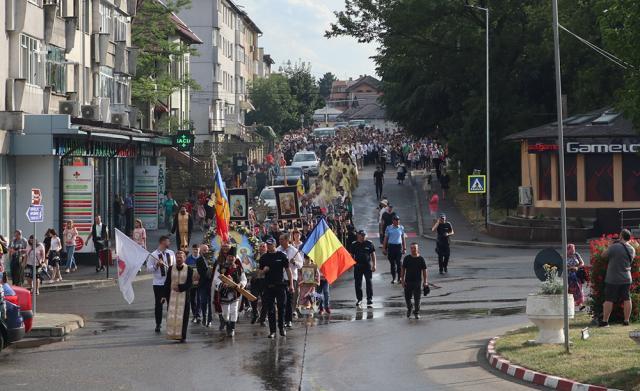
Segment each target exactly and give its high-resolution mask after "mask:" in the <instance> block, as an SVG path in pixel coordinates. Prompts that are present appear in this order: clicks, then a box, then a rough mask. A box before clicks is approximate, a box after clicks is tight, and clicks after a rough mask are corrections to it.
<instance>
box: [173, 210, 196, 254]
mask: <svg viewBox="0 0 640 391" xmlns="http://www.w3.org/2000/svg"><path fill="white" fill-rule="evenodd" d="M192 232H193V218H192V217H191V215H190V214H189V213H187V208H186V206H184V205H182V206H181V207H180V212H178V214H177V215H176V217H174V219H173V227H172V228H171V233H172V234H176V242H177V243H176V244H177V245H178V250H182V251H185V252H186V251H188V250H189V242H190V241H191V233H192Z"/></svg>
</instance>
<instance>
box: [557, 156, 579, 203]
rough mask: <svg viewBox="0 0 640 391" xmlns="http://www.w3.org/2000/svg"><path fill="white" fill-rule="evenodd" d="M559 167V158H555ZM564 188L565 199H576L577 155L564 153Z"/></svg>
mask: <svg viewBox="0 0 640 391" xmlns="http://www.w3.org/2000/svg"><path fill="white" fill-rule="evenodd" d="M556 164H557V167H558V168H559V167H560V159H556ZM557 177H558V179H557V180H558V199H560V170H558V175H557ZM564 188H565V197H566V199H567V201H577V200H578V159H577V155H575V154H573V155H570V154H565V155H564Z"/></svg>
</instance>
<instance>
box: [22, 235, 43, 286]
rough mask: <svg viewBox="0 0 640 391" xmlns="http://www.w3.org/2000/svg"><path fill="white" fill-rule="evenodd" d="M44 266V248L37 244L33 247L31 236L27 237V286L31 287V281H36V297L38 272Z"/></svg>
mask: <svg viewBox="0 0 640 391" xmlns="http://www.w3.org/2000/svg"><path fill="white" fill-rule="evenodd" d="M44 265H46V262H45V254H44V246H43V245H42V243H41V242H37V244H36V245H35V246H34V244H33V235H31V236H29V247H27V272H26V277H27V284H28V285H29V286H30V287H33V279H34V278H35V279H36V295H39V294H40V276H39V274H38V270H40V268H41V267H42V266H44Z"/></svg>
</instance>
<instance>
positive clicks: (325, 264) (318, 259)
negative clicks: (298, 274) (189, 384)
mask: <svg viewBox="0 0 640 391" xmlns="http://www.w3.org/2000/svg"><path fill="white" fill-rule="evenodd" d="M300 251H302V252H303V253H305V254H307V255H308V256H309V258H311V259H312V260H313V261H314V262H315V264H316V265H317V266H318V267H319V268H320V271H321V272H322V274H323V275H324V276H325V278H326V279H327V281H328V282H329V284H333V282H334V281H335V280H337V279H338V277H339V276H340V275H341V274H342V273H344V272H346V271H347V270H349V269H350V268H351V267H352V266H353V265H355V263H356V262H355V261H354V260H353V258H352V257H351V254H349V252H348V251H347V249H345V248H344V246H342V243H340V241H339V240H338V238H337V237H336V235H335V234H334V233H333V231H332V230H331V228H329V226H328V225H327V222H326V221H325V220H324V219H320V221H318V224H316V226H315V228H314V229H313V231H311V233H310V234H309V237H308V238H307V240H306V241H305V242H304V244H303V245H302V249H301V250H300Z"/></svg>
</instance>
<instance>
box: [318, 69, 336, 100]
mask: <svg viewBox="0 0 640 391" xmlns="http://www.w3.org/2000/svg"><path fill="white" fill-rule="evenodd" d="M334 81H336V76H335V75H334V74H333V73H331V72H327V73H325V74H324V75H323V76H322V78H320V80H319V81H318V88H319V91H320V96H321V97H322V98H324V100H325V101H326V100H327V98H329V95H331V86H332V85H333V82H334Z"/></svg>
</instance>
